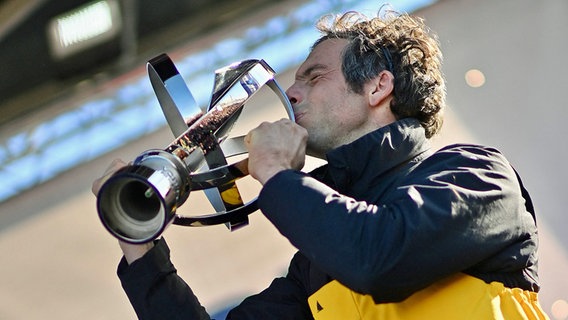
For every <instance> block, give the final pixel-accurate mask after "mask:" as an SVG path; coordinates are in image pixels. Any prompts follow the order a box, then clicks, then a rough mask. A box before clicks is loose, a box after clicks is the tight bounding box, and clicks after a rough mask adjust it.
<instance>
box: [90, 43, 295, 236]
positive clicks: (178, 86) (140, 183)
mask: <svg viewBox="0 0 568 320" xmlns="http://www.w3.org/2000/svg"><path fill="white" fill-rule="evenodd" d="M147 71H148V76H149V78H150V82H151V84H152V87H153V89H154V92H155V94H156V97H157V98H158V101H159V103H160V106H161V108H162V112H163V113H164V116H165V118H166V120H167V123H168V126H169V127H170V129H171V131H172V133H173V134H174V136H175V139H174V141H173V142H172V143H171V144H170V145H168V146H167V147H166V148H165V149H151V150H147V151H144V152H143V153H142V154H140V155H139V156H138V157H137V158H136V159H135V160H134V161H133V162H132V163H131V164H129V165H127V166H125V167H123V168H121V169H120V170H118V171H117V172H115V173H114V174H113V175H112V176H111V177H110V178H109V179H108V180H107V181H106V182H105V183H104V184H103V185H102V187H101V189H100V190H99V193H98V195H97V210H98V213H99V217H100V219H101V221H102V223H103V225H104V226H105V227H106V229H107V230H108V231H109V232H110V233H111V234H112V235H114V236H115V237H117V238H118V239H120V240H122V241H125V242H128V243H145V242H149V241H152V240H154V239H156V238H157V237H159V236H160V234H162V232H163V231H164V230H165V229H166V228H167V227H168V226H169V225H170V224H172V223H173V224H176V225H182V226H207V225H217V224H223V223H224V224H226V225H227V227H228V228H229V229H230V230H235V229H237V228H239V227H242V226H245V225H247V224H248V215H249V214H251V213H252V212H254V211H256V210H257V209H258V208H257V205H256V198H254V199H253V200H251V201H249V202H247V203H244V202H243V200H242V198H241V195H240V191H239V189H238V187H237V184H236V181H237V180H238V179H240V178H243V177H245V176H247V175H248V169H247V165H248V159H247V158H245V159H242V160H240V161H236V162H234V163H232V164H228V161H227V159H228V158H229V157H233V156H237V155H243V154H246V149H245V147H244V143H243V138H244V137H243V136H239V137H229V132H230V131H231V129H232V128H233V125H234V123H235V122H236V121H237V119H238V118H239V116H240V114H241V111H242V110H243V107H244V106H245V104H246V103H247V101H249V99H250V98H251V97H252V96H253V95H254V94H255V93H256V92H257V91H258V90H259V89H260V88H261V87H263V86H264V85H268V86H269V87H270V89H272V91H273V92H274V93H275V94H276V95H277V96H278V98H279V99H280V102H281V103H282V105H283V106H284V108H285V110H286V113H287V115H288V117H289V118H290V119H292V120H293V119H294V114H293V111H292V106H291V105H290V102H289V101H288V98H287V97H286V94H285V93H284V91H283V90H282V89H281V88H280V86H279V85H278V83H277V82H276V80H275V79H274V75H275V72H274V70H272V68H271V67H270V66H269V65H268V64H267V63H266V62H265V61H263V60H244V61H240V62H238V63H234V64H231V65H229V66H227V67H224V68H221V69H218V70H216V71H215V78H214V86H213V93H212V96H211V102H210V104H209V107H208V108H207V110H206V112H204V111H202V110H201V109H200V108H199V107H198V105H197V103H196V101H195V99H194V98H193V95H192V94H191V92H190V90H189V89H188V88H187V86H186V84H185V82H184V80H183V78H182V77H181V75H180V74H179V72H178V70H177V68H176V67H175V65H174V63H173V62H172V60H171V59H170V58H169V57H168V55H166V54H162V55H159V56H157V57H155V58H153V59H151V60H149V61H148V64H147ZM181 107H183V109H184V110H189V115H187V116H186V117H184V116H182V114H181V112H180V108H181ZM196 190H199V191H202V192H204V193H205V195H206V196H207V199H208V201H209V202H210V203H211V205H212V207H213V209H214V210H215V212H214V213H210V214H205V215H201V216H191V217H190V216H181V215H178V214H177V213H176V210H177V209H178V208H179V207H180V206H181V205H183V204H184V203H185V202H186V200H187V198H188V196H189V194H190V192H191V191H196Z"/></svg>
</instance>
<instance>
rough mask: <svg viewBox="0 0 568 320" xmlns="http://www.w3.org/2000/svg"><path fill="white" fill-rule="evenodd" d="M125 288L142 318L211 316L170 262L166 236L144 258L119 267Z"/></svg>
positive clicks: (149, 319) (124, 261)
mask: <svg viewBox="0 0 568 320" xmlns="http://www.w3.org/2000/svg"><path fill="white" fill-rule="evenodd" d="M118 276H119V278H120V281H121V283H122V287H123V288H124V291H125V292H126V295H127V296H128V299H129V300H130V303H131V304H132V307H133V308H134V311H135V312H136V315H137V316H138V319H140V320H155V319H171V320H175V319H210V317H209V315H208V314H207V312H206V311H205V308H203V307H202V306H201V304H200V303H199V301H198V299H197V297H196V296H195V295H194V294H193V292H192V291H191V289H190V288H189V286H188V285H187V284H186V283H185V282H184V281H183V280H182V279H181V278H180V277H179V276H178V275H177V271H176V269H175V267H174V266H173V265H172V263H171V262H170V251H169V248H168V246H167V244H166V242H165V240H164V239H160V240H157V241H156V244H155V246H154V247H153V248H152V249H151V250H150V251H148V252H147V253H146V254H145V255H144V256H143V257H142V258H140V259H138V260H136V261H134V262H133V263H132V264H131V265H128V264H127V262H126V260H125V259H124V258H122V260H121V261H120V264H119V266H118Z"/></svg>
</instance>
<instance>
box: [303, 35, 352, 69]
mask: <svg viewBox="0 0 568 320" xmlns="http://www.w3.org/2000/svg"><path fill="white" fill-rule="evenodd" d="M346 44H347V40H345V39H327V40H324V41H322V42H321V43H320V44H318V45H317V46H316V47H315V48H313V50H312V52H310V54H309V55H308V58H306V60H305V61H304V63H302V65H301V66H300V67H299V68H298V70H297V72H296V75H297V76H300V77H301V76H306V75H309V74H310V73H312V72H314V71H319V70H324V71H325V70H330V69H335V68H337V66H339V65H341V52H342V51H343V49H344V47H345V45H346Z"/></svg>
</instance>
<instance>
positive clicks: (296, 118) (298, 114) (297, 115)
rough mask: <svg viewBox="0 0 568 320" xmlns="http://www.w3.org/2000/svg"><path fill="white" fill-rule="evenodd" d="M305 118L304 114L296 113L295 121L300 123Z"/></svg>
mask: <svg viewBox="0 0 568 320" xmlns="http://www.w3.org/2000/svg"><path fill="white" fill-rule="evenodd" d="M303 116H304V113H303V112H294V119H295V120H296V122H298V121H299V120H300V119H301V118H302V117H303Z"/></svg>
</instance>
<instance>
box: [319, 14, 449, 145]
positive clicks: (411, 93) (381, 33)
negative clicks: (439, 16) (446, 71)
mask: <svg viewBox="0 0 568 320" xmlns="http://www.w3.org/2000/svg"><path fill="white" fill-rule="evenodd" d="M381 11H382V10H381ZM381 11H379V15H378V16H377V17H375V18H367V17H366V16H365V15H363V14H361V13H359V12H355V11H350V12H346V13H344V14H342V15H337V16H336V15H326V16H324V17H322V18H320V20H319V21H318V22H317V25H316V27H317V29H318V30H319V31H320V32H321V33H322V34H323V35H322V36H321V37H320V38H319V39H318V40H317V41H316V42H315V43H314V44H313V46H312V49H313V48H315V47H316V46H317V45H318V44H320V43H321V42H322V41H324V40H326V39H330V38H341V39H347V40H349V41H350V42H349V44H348V45H347V47H346V49H345V51H344V53H343V61H342V72H343V74H344V76H345V79H346V81H347V83H348V84H349V86H350V89H351V90H353V91H354V92H355V93H361V92H362V90H363V86H364V85H365V83H366V82H367V81H369V80H370V79H372V78H374V77H376V76H377V75H378V74H379V73H380V72H381V71H383V70H388V71H390V72H391V73H392V74H393V76H394V92H393V96H394V98H393V100H392V101H391V105H390V107H391V110H392V112H393V113H394V115H395V116H396V117H397V119H402V118H408V117H412V118H416V119H418V121H420V123H421V125H422V127H424V130H425V132H426V136H427V137H432V136H433V135H434V134H436V133H437V132H438V131H439V130H440V128H441V127H442V122H443V110H444V108H445V103H446V102H445V100H446V86H445V81H444V75H443V73H442V70H441V67H442V52H441V51H440V48H439V43H438V38H437V36H436V35H435V34H433V33H432V32H431V31H430V30H429V28H428V27H426V25H425V24H424V21H423V19H421V18H418V17H413V16H410V15H408V14H400V13H397V12H394V11H386V12H385V13H384V14H382V15H381V14H380V12H381Z"/></svg>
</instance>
